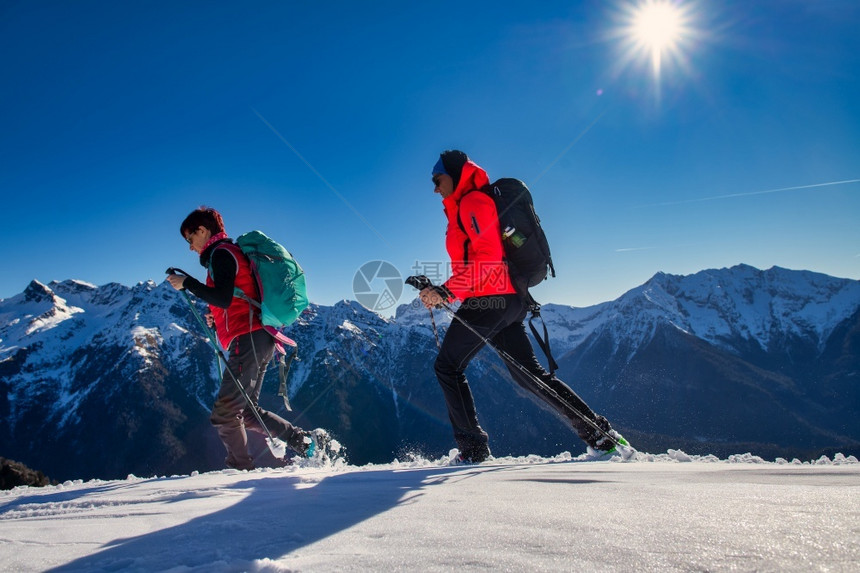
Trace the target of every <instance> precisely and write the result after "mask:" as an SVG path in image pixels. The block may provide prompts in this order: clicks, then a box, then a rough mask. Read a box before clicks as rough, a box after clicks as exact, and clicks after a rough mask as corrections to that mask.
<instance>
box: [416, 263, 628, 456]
mask: <svg viewBox="0 0 860 573" xmlns="http://www.w3.org/2000/svg"><path fill="white" fill-rule="evenodd" d="M406 284H408V285H410V286H412V287H415V288H417V289H419V290H424V289H425V288H428V287H432V286H433V283H431V282H430V279H428V278H427V277H425V276H424V275H419V276H413V277H409V278H407V279H406ZM438 306H439V307H441V308H443V309H445V310H446V311H447V312H448V314H449V315H450V316H451V318H454V319H457V320H458V321H459V322H460V324H462V325H463V326H465V327H466V328H467V329H469V331H471V332H472V334H474V335H475V336H477V337H478V338H479V339H481V341H482V342H483V343H484V344H486V345H487V346H489V347H490V348H492V349H493V350H495V351H496V352H497V353H498V354H499V356H501V357H502V359H503V360H505V361H506V362H507V363H508V364H511V365H513V366H514V367H516V369H517V370H519V371H520V372H521V373H523V374H525V375H526V376H527V377H528V378H530V379H531V381H532V382H533V383H534V384H535V385H536V386H538V387H539V388H541V389H542V390H543V391H544V392H546V393H547V394H549V395H551V396H552V397H554V398H555V399H557V400H558V401H559V402H561V403H562V404H564V405H565V406H567V408H568V409H569V410H570V411H572V412H574V413H575V414H576V415H577V416H578V417H579V419H580V420H582V421H583V422H585V423H586V424H587V425H588V426H590V427H591V428H592V429H593V430H596V431H597V432H598V433H599V434H602V435H603V436H604V437H605V438H607V439H608V440H609V441H610V442H611V443H612V444H613V445H614V446H615V447H616V448H621V449H622V450H627V451H629V452H631V453H633V452H635V451H636V449H635V448H633V446H630V445H625V444H622V443H621V442H619V441H618V440H617V439H616V438H615V436H613V435H611V434H610V433H609V432H607V431H606V430H604V429H603V428H601V427H600V426H598V425H597V423H596V422H595V421H594V420H591V419H589V418H587V417H586V416H585V415H584V414H583V413H582V412H580V411H579V410H577V409H576V408H574V407H573V406H572V405H571V404H570V403H569V402H568V401H567V400H565V399H564V398H563V397H562V396H561V395H560V394H559V393H558V392H556V391H555V390H554V389H553V388H552V387H550V386H549V385H548V384H547V383H546V382H544V381H543V380H541V379H540V378H538V377H537V376H536V375H535V374H534V373H532V372H531V371H529V370H528V369H527V368H526V367H525V366H523V365H522V364H520V363H519V362H517V361H516V360H514V358H513V357H512V356H511V355H510V354H508V353H507V352H505V351H504V350H502V349H501V348H499V347H498V346H496V345H495V344H493V343H492V342H491V341H490V340H489V339H488V338H487V337H485V336H483V335H482V334H481V333H480V332H478V331H477V330H475V328H474V327H473V326H472V325H471V324H469V323H468V322H466V321H465V320H463V319H462V318H460V317H459V316H457V313H456V312H454V309H452V308H451V306H450V305H449V304H448V303H445V302H441V303H439V305H438Z"/></svg>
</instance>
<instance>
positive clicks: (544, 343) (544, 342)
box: [526, 292, 558, 376]
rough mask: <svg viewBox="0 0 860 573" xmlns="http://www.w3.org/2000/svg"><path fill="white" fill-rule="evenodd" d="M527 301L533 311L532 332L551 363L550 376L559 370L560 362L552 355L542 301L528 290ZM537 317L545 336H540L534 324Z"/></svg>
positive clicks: (530, 319)
mask: <svg viewBox="0 0 860 573" xmlns="http://www.w3.org/2000/svg"><path fill="white" fill-rule="evenodd" d="M526 302H527V304H528V306H529V310H530V311H531V313H532V316H531V318H529V327H530V328H531V329H532V334H533V335H534V337H535V340H536V341H537V343H538V346H540V349H541V350H543V353H544V355H546V359H547V364H548V365H549V374H550V376H553V375H555V371H556V370H558V364H557V363H556V361H555V358H553V357H552V350H551V349H550V347H549V331H548V330H547V328H546V323H545V322H544V321H543V317H542V316H541V315H540V303H538V302H537V301H536V300H535V299H534V298H532V295H531V294H529V293H528V292H527V293H526ZM536 318H539V319H540V323H541V326H543V338H541V337H540V334H539V333H538V329H537V327H535V325H534V322H533V321H534V319H536Z"/></svg>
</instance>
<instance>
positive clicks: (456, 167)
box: [440, 149, 469, 189]
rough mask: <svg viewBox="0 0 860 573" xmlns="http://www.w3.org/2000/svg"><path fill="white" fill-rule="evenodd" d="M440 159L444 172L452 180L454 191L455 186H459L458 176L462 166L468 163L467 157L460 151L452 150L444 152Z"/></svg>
mask: <svg viewBox="0 0 860 573" xmlns="http://www.w3.org/2000/svg"><path fill="white" fill-rule="evenodd" d="M440 157H441V158H442V165H444V166H445V171H447V172H448V175H450V176H451V179H453V180H454V189H456V188H457V185H459V184H460V175H461V174H462V172H463V166H464V165H466V162H467V161H469V156H468V155H466V154H465V153H463V152H462V151H459V150H457V149H452V150H448V151H444V152H443V153H442V154H441V155H440Z"/></svg>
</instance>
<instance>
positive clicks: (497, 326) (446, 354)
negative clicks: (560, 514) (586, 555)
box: [420, 150, 627, 463]
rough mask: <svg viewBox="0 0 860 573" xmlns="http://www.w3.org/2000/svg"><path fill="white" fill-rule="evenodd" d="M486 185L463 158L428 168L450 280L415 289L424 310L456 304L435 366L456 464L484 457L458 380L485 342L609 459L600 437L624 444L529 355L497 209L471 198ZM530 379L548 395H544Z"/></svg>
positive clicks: (471, 406) (480, 196)
mask: <svg viewBox="0 0 860 573" xmlns="http://www.w3.org/2000/svg"><path fill="white" fill-rule="evenodd" d="M488 184H489V178H488V177H487V173H486V172H485V171H484V170H483V169H481V168H480V167H479V166H478V165H476V164H475V163H473V162H472V161H471V160H470V159H469V157H468V156H467V155H466V154H465V153H463V152H462V151H456V150H455V151H446V152H444V153H442V154H441V156H440V158H439V161H438V162H437V163H436V166H435V167H434V168H433V185H434V192H435V193H438V194H439V195H441V196H442V205H443V206H444V209H445V215H446V217H447V218H448V231H447V234H446V238H445V246H446V248H447V251H448V255H449V256H450V257H451V269H452V275H451V278H449V279H448V280H447V281H446V282H445V284H443V285H439V286H434V287H428V288H425V289H424V290H422V291H421V294H420V297H421V301H422V302H423V303H424V306H426V307H427V308H433V307H435V306H438V305H439V304H440V303H443V302H446V303H447V302H453V301H455V300H460V301H462V304H461V306H460V308H459V309H458V310H457V313H456V318H455V320H453V321H451V326H450V327H449V328H448V332H447V333H446V334H445V339H444V340H443V341H442V347H441V348H440V350H439V355H438V357H437V358H436V363H435V369H436V377H437V378H438V379H439V385H440V386H441V387H442V391H443V392H444V394H445V402H446V403H447V405H448V416H449V418H450V420H451V425H452V426H453V428H454V439H455V440H456V441H457V445H458V447H459V449H460V458H461V460H463V461H468V462H474V463H479V462H482V461H484V460H485V459H487V458H488V457H489V456H490V448H489V446H488V445H487V443H488V436H487V433H486V432H485V431H484V430H483V429H482V428H481V426H480V425H479V424H478V413H477V411H476V409H475V402H474V400H473V398H472V391H471V390H470V388H469V383H468V381H467V380H466V374H465V371H466V366H467V365H468V364H469V361H470V360H471V359H472V358H473V357H474V356H475V355H476V354H477V353H478V351H479V350H480V349H481V348H482V347H483V346H484V344H485V342H486V341H490V342H491V343H492V345H493V346H494V347H495V348H496V349H498V350H500V351H503V352H504V353H505V354H506V355H507V356H508V357H510V358H512V359H513V360H515V361H516V362H517V363H518V364H519V365H521V366H523V367H524V368H525V369H526V370H527V371H528V372H529V375H526V374H524V373H523V372H522V370H520V369H519V368H517V367H516V366H515V365H512V364H506V366H507V367H508V371H509V372H510V373H511V376H512V377H513V379H514V381H515V382H516V383H517V384H519V385H520V386H522V387H523V388H525V389H526V390H528V391H530V392H532V393H534V394H535V395H536V396H538V397H539V398H540V399H542V400H543V401H544V402H546V403H547V404H549V405H550V406H551V407H552V408H554V409H555V410H556V411H557V412H558V413H560V414H561V415H562V416H564V417H565V419H567V420H568V421H569V423H570V425H571V426H572V427H573V429H574V430H575V431H576V433H577V435H579V437H580V438H581V439H582V440H583V441H585V443H586V444H588V446H589V447H590V448H591V449H592V450H593V451H594V453H595V454H596V455H601V454H607V453H611V452H614V451H615V445H614V444H613V443H612V441H611V440H609V439H607V437H606V434H609V435H611V436H612V437H613V439H614V440H615V441H616V442H618V443H620V444H624V445H626V444H627V442H626V440H624V438H623V437H622V436H621V434H619V433H618V432H616V431H615V430H613V429H612V427H611V426H610V424H609V421H608V420H607V419H606V418H604V417H603V416H600V415H598V414H596V413H594V411H592V410H591V408H589V407H588V405H587V404H586V403H585V402H583V400H582V399H581V398H580V397H579V396H578V395H577V394H576V393H575V392H574V391H573V390H572V389H571V388H570V387H569V386H568V385H567V384H565V383H564V382H562V381H561V380H560V379H559V378H557V377H556V376H554V375H552V374H550V373H549V372H547V371H546V370H544V368H543V366H541V364H540V362H538V359H537V357H536V356H535V353H534V349H533V348H532V345H531V342H530V341H529V339H528V336H527V335H526V330H525V326H524V325H523V320H524V319H525V317H526V314H527V311H528V308H527V304H526V302H525V300H524V298H523V297H522V296H520V295H519V294H518V293H517V291H516V289H515V288H514V286H513V284H512V283H511V278H510V274H509V272H508V267H507V265H506V264H505V262H504V260H503V258H504V255H505V251H504V247H503V246H502V238H501V237H502V234H501V232H500V230H499V217H498V213H497V212H496V204H495V202H494V201H493V199H492V198H491V197H490V196H489V195H487V194H486V193H482V192H475V191H477V190H478V189H481V188H482V187H484V186H486V185H488ZM464 323H465V324H464ZM466 324H468V325H469V326H466ZM502 358H503V360H507V358H506V357H505V356H502ZM535 378H537V379H539V380H540V381H541V382H542V383H543V386H546V387H548V388H551V389H552V391H553V392H552V393H548V392H546V390H545V389H543V388H542V387H541V385H539V384H536V382H535ZM586 420H588V421H586ZM595 426H597V427H599V428H600V430H601V431H598V430H596V429H595Z"/></svg>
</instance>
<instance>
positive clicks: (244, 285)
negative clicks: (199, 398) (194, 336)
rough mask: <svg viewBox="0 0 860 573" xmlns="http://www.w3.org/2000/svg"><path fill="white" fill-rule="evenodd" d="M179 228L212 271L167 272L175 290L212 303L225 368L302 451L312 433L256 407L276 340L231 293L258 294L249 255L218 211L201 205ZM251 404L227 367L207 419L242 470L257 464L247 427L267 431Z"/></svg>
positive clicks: (271, 424) (270, 423) (274, 429)
mask: <svg viewBox="0 0 860 573" xmlns="http://www.w3.org/2000/svg"><path fill="white" fill-rule="evenodd" d="M180 232H181V233H182V236H183V237H184V238H185V240H186V241H188V245H189V248H190V249H191V250H192V251H194V252H195V253H199V254H200V264H201V265H203V266H204V267H205V268H207V269H208V270H209V272H208V274H207V276H206V284H205V285H204V284H202V283H201V282H200V281H198V280H197V279H195V278H193V277H188V276H182V275H169V276H168V277H167V280H168V281H170V284H171V285H173V287H174V288H176V289H183V288H184V289H187V290H188V291H189V292H191V293H192V294H194V295H195V296H197V297H199V298H200V299H202V300H204V301H205V302H207V303H208V304H209V310H210V312H211V318H209V317H207V319H208V320H210V321H211V324H210V326H212V325H213V324H214V326H215V334H216V335H217V337H218V342H220V343H221V346H222V348H224V349H226V350H227V353H228V359H227V366H228V367H229V368H230V369H231V370H232V371H233V372H234V373H235V374H236V376H237V377H238V379H239V383H240V384H241V385H242V387H243V388H244V389H245V392H246V393H247V394H248V397H249V398H250V399H251V401H252V402H253V403H254V408H256V409H257V412H258V413H259V414H260V418H261V419H262V420H263V422H264V423H265V424H266V428H268V430H269V433H271V435H272V436H273V437H275V438H279V439H281V440H283V441H285V442H286V443H287V445H289V446H290V448H292V449H293V450H295V451H296V452H298V453H299V454H302V455H304V454H305V453H306V452H307V451H308V448H309V446H310V444H311V443H312V440H311V434H310V433H309V432H306V431H304V430H302V429H301V428H298V427H296V426H293V425H292V424H290V423H289V422H288V421H286V420H284V419H283V418H281V417H280V416H278V415H276V414H274V413H272V412H269V411H267V410H264V409H262V408H260V406H258V405H257V400H258V399H259V397H260V389H261V388H262V384H263V376H264V375H265V374H266V368H267V367H268V365H269V362H270V361H271V360H272V356H273V354H274V351H275V339H274V338H273V337H272V335H270V334H269V333H268V332H267V331H266V330H264V329H263V325H262V323H261V322H260V319H259V316H258V315H257V312H255V310H256V309H255V308H254V307H252V306H251V304H249V303H248V302H247V301H246V300H242V299H240V298H237V297H235V296H233V294H234V292H235V289H236V288H238V289H240V290H241V291H242V292H244V293H245V295H246V296H248V297H249V298H251V299H253V300H259V298H260V297H259V295H258V294H257V289H256V285H255V281H254V277H253V276H252V274H251V267H250V263H249V262H248V259H247V258H246V257H245V255H244V254H243V253H242V251H241V249H239V247H238V246H236V245H235V244H234V243H233V241H231V240H230V238H229V237H228V236H227V233H226V232H224V221H223V219H222V218H221V214H220V213H218V211H216V210H215V209H212V208H208V207H201V208H199V209H196V210H194V211H192V212H191V214H189V215H188V217H186V218H185V220H184V221H183V222H182V225H181V226H180ZM249 408H250V406H249V405H248V403H247V401H246V400H245V397H244V396H242V393H241V392H240V391H239V388H238V387H237V386H236V382H235V381H234V380H233V378H232V377H231V376H230V374H229V373H228V372H227V371H226V370H225V371H224V375H223V377H222V379H221V387H220V389H219V390H218V395H217V397H216V399H215V405H214V407H213V408H212V414H211V416H210V418H209V420H210V421H211V422H212V425H213V426H215V428H216V429H217V430H218V436H219V437H220V438H221V441H222V442H223V443H224V447H225V448H226V449H227V458H226V460H225V463H226V464H227V466H229V467H231V468H236V469H240V470H249V469H253V468H254V460H253V459H252V458H251V456H250V455H249V454H248V436H247V434H246V432H245V430H246V429H247V430H252V431H254V432H257V433H260V434H266V429H265V428H262V427H260V424H259V422H258V421H257V417H256V416H254V413H253V412H252V411H251V410H249Z"/></svg>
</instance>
